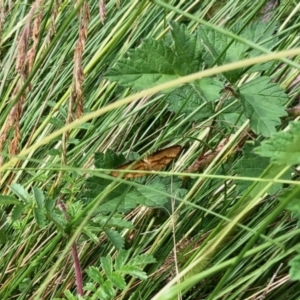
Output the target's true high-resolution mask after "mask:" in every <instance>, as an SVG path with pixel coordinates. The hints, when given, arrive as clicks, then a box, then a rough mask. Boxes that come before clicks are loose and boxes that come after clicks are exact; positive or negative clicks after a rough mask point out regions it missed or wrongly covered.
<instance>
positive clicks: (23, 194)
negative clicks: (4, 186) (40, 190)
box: [9, 183, 32, 203]
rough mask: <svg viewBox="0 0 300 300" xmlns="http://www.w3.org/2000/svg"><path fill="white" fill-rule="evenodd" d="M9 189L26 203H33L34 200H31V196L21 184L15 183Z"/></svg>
mask: <svg viewBox="0 0 300 300" xmlns="http://www.w3.org/2000/svg"><path fill="white" fill-rule="evenodd" d="M9 188H10V189H11V190H12V191H13V193H14V194H15V195H17V196H18V197H20V199H22V200H23V201H24V202H25V203H31V202H32V200H31V198H30V195H29V194H28V193H27V191H26V190H25V189H24V188H23V186H21V185H20V184H18V183H13V184H12V185H11V186H10V187H9Z"/></svg>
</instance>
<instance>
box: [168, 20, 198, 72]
mask: <svg viewBox="0 0 300 300" xmlns="http://www.w3.org/2000/svg"><path fill="white" fill-rule="evenodd" d="M171 28H172V30H171V35H172V39H173V41H174V48H175V53H176V55H177V57H178V59H179V60H180V61H181V63H182V69H183V70H185V72H186V74H190V73H195V72H197V71H199V70H200V66H201V52H202V47H201V43H200V42H199V37H198V34H197V33H195V34H190V33H189V31H188V29H187V27H186V26H185V25H183V24H182V25H179V24H178V23H175V22H172V23H171Z"/></svg>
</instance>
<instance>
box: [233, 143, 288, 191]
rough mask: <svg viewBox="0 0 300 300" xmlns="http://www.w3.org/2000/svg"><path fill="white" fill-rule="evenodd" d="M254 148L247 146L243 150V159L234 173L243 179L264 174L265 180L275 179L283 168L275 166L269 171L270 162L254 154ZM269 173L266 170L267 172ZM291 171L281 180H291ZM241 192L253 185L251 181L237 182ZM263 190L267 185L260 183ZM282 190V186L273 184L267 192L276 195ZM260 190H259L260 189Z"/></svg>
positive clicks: (234, 169)
mask: <svg viewBox="0 0 300 300" xmlns="http://www.w3.org/2000/svg"><path fill="white" fill-rule="evenodd" d="M253 150H254V146H253V145H249V144H246V145H245V146H244V148H243V158H242V159H240V160H239V161H238V163H237V164H236V166H235V167H234V168H233V171H234V172H235V173H236V174H237V175H239V176H243V177H260V175H262V174H263V173H264V178H270V179H271V178H274V176H276V174H278V172H280V170H281V167H278V166H273V167H272V168H270V169H268V166H269V165H270V160H269V159H268V158H262V157H260V156H258V155H256V154H255V153H254V152H253ZM267 169H268V171H267V173H266V171H265V170H267ZM290 174H291V172H290V170H288V171H287V172H286V173H285V174H284V175H283V176H282V177H281V179H287V180H288V179H290ZM236 185H237V187H238V189H239V191H240V192H242V191H245V190H246V189H247V188H248V187H249V186H251V185H252V182H251V181H240V180H239V181H237V183H236ZM258 185H261V186H262V188H263V186H264V185H265V183H258ZM281 188H282V184H273V185H272V187H271V188H270V189H269V190H268V191H267V192H268V193H269V194H271V195H272V194H275V193H276V192H278V191H279V190H280V189H281ZM258 189H259V188H258Z"/></svg>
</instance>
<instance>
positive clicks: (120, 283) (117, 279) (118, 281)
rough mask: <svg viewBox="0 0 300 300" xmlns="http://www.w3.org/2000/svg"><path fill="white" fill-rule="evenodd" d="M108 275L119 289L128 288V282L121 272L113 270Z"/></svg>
mask: <svg viewBox="0 0 300 300" xmlns="http://www.w3.org/2000/svg"><path fill="white" fill-rule="evenodd" d="M107 277H108V279H109V280H110V281H111V282H112V283H113V284H114V285H115V286H116V287H117V288H118V289H120V290H124V289H125V288H126V282H125V280H124V278H123V277H122V275H121V274H119V273H117V272H113V273H112V274H110V275H108V276H107Z"/></svg>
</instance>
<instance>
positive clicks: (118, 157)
mask: <svg viewBox="0 0 300 300" xmlns="http://www.w3.org/2000/svg"><path fill="white" fill-rule="evenodd" d="M124 162H125V157H124V155H123V154H117V153H115V152H114V151H113V150H111V149H107V150H106V152H105V153H102V152H97V153H95V167H96V168H107V169H112V168H114V167H117V166H119V165H121V164H123V163H124Z"/></svg>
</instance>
